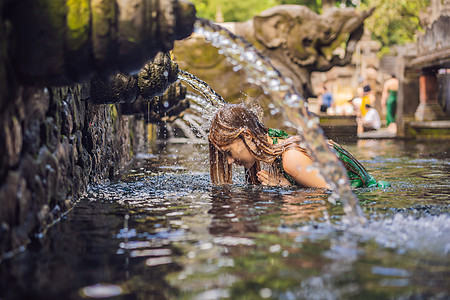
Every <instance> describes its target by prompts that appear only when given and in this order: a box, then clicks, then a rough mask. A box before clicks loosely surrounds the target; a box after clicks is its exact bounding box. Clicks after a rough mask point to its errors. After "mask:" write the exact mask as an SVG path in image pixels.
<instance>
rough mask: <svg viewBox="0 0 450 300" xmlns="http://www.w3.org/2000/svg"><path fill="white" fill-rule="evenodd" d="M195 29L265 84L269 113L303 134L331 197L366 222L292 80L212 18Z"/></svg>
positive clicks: (253, 79)
mask: <svg viewBox="0 0 450 300" xmlns="http://www.w3.org/2000/svg"><path fill="white" fill-rule="evenodd" d="M195 32H196V33H198V34H200V35H202V36H203V37H205V39H206V40H207V41H208V42H210V43H211V45H213V46H214V47H217V48H219V53H220V54H223V55H225V56H226V57H227V59H228V61H229V62H230V63H231V64H232V65H233V66H234V69H235V70H238V69H241V68H242V69H243V70H245V72H246V74H247V80H248V81H249V82H250V83H253V84H256V85H258V86H260V87H262V88H263V90H264V92H265V93H269V94H270V95H271V96H272V99H273V103H272V105H271V106H270V107H269V113H270V114H271V115H279V116H280V118H281V119H282V120H284V122H283V124H284V127H283V128H280V129H284V130H285V131H287V132H290V133H297V134H298V135H299V136H300V137H302V138H303V142H302V144H301V145H300V146H301V147H302V148H304V149H306V150H307V151H308V154H309V155H310V157H311V158H312V159H313V161H314V162H315V166H316V167H317V169H318V170H319V171H320V174H321V175H322V176H323V177H324V179H325V180H326V182H327V183H328V184H329V186H330V187H331V190H333V191H334V194H333V195H332V197H333V198H339V200H340V201H341V202H342V203H343V205H344V211H345V212H346V214H347V215H348V216H350V217H351V218H350V219H349V221H350V222H354V221H355V220H358V221H359V222H361V223H364V221H365V217H364V214H363V213H362V211H361V208H360V207H359V204H358V199H357V198H356V196H355V194H353V192H352V190H351V187H350V181H349V179H348V176H347V174H346V171H345V168H344V166H343V165H342V163H341V162H340V161H339V160H338V158H337V156H336V155H335V153H334V150H332V149H331V148H330V147H329V146H328V144H327V142H326V139H325V137H324V134H323V130H322V129H321V128H320V126H319V120H318V118H317V117H315V116H312V115H310V114H309V113H308V109H307V103H306V102H305V101H304V99H303V97H302V96H301V95H300V94H299V93H298V92H297V91H296V89H295V87H294V86H293V84H292V82H291V80H289V79H288V78H285V77H283V76H282V75H281V74H280V72H279V71H278V70H277V69H276V68H275V67H274V66H273V65H272V64H271V62H270V61H269V60H268V59H267V58H265V57H264V56H262V55H261V54H260V53H259V52H258V50H256V48H255V47H253V45H251V44H250V43H248V42H247V41H245V40H244V39H242V38H241V37H238V36H236V35H234V34H233V33H231V32H230V31H228V30H227V29H225V28H223V27H221V26H219V25H217V24H214V23H212V22H210V21H209V20H205V19H199V20H198V21H197V22H196V24H195ZM332 201H333V200H332Z"/></svg>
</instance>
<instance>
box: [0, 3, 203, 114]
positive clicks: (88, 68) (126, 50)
mask: <svg viewBox="0 0 450 300" xmlns="http://www.w3.org/2000/svg"><path fill="white" fill-rule="evenodd" d="M0 9H1V12H2V16H1V17H0V46H1V48H2V49H4V51H1V53H0V80H1V82H0V87H5V89H4V92H3V93H2V95H0V108H1V107H2V106H3V105H4V104H5V103H6V102H10V100H12V99H11V98H13V97H15V95H16V93H17V89H18V85H19V84H27V85H39V86H49V85H50V86H62V85H71V84H74V83H81V82H83V81H86V80H90V79H91V78H92V77H93V75H94V74H102V75H113V74H115V73H117V72H122V73H125V74H130V73H132V72H135V71H136V70H139V69H141V68H142V66H143V65H144V64H145V63H146V62H147V61H148V60H149V59H152V58H153V57H154V56H155V55H156V54H157V53H158V52H160V51H163V52H165V51H169V50H170V49H172V47H173V42H174V40H176V39H182V38H185V37H187V36H189V35H190V34H191V32H192V30H193V25H194V21H195V7H194V5H192V4H191V3H188V2H185V1H183V0H136V1H133V2H129V1H123V0H86V1H34V0H23V1H4V2H3V1H2V3H1V4H0ZM5 82H7V84H5Z"/></svg>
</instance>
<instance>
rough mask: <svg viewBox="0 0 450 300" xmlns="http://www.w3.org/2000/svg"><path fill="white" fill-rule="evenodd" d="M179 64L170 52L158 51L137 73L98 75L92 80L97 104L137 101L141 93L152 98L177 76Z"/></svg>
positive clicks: (93, 98) (161, 92)
mask: <svg viewBox="0 0 450 300" xmlns="http://www.w3.org/2000/svg"><path fill="white" fill-rule="evenodd" d="M177 76H178V65H177V64H176V63H175V62H173V61H172V60H171V59H170V57H169V55H168V54H165V53H158V54H157V55H156V56H155V58H154V59H153V60H152V61H151V62H149V63H147V64H146V65H145V66H144V67H143V68H142V70H141V71H140V72H139V73H138V74H137V75H126V74H123V73H118V74H116V75H114V76H113V77H112V78H111V79H109V78H107V77H105V76H101V75H98V76H96V77H94V78H93V79H92V80H91V101H92V102H93V103H96V104H106V103H133V102H134V101H135V100H136V99H137V98H138V97H139V96H141V97H142V98H143V99H145V100H147V101H150V100H151V99H152V98H153V97H156V96H160V95H162V94H163V93H164V91H165V90H166V89H167V88H168V86H169V85H170V84H172V83H174V82H175V81H176V80H177Z"/></svg>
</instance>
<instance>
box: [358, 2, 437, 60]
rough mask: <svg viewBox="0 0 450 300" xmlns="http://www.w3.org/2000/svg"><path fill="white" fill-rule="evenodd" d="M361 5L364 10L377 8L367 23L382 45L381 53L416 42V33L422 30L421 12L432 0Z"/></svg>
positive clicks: (373, 35)
mask: <svg viewBox="0 0 450 300" xmlns="http://www.w3.org/2000/svg"><path fill="white" fill-rule="evenodd" d="M367 2H368V3H363V4H361V8H362V9H368V8H369V7H376V9H375V11H374V13H373V15H372V16H371V17H369V18H368V19H367V20H366V21H365V23H364V24H365V26H366V28H368V29H369V30H370V31H371V32H372V38H373V39H375V40H377V41H379V42H380V43H381V46H382V48H381V53H388V52H389V47H391V46H393V45H403V44H405V43H408V42H415V40H416V32H417V31H420V30H421V29H422V28H421V26H420V23H419V12H420V11H421V10H423V9H424V8H425V7H427V6H428V5H429V4H430V0H396V1H391V0H370V1H367Z"/></svg>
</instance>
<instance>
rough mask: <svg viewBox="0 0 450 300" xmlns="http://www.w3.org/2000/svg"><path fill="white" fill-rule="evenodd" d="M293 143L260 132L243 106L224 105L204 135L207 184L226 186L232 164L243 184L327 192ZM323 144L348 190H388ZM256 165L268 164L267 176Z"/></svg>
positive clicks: (342, 152)
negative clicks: (344, 172)
mask: <svg viewBox="0 0 450 300" xmlns="http://www.w3.org/2000/svg"><path fill="white" fill-rule="evenodd" d="M299 141H300V137H299V136H292V137H289V136H288V134H287V133H286V132H284V131H282V130H276V129H268V128H266V127H265V126H264V125H263V124H262V123H261V122H260V121H259V118H258V117H257V116H256V114H255V113H253V112H252V111H251V110H250V109H248V108H246V107H244V106H243V105H237V104H229V105H226V106H224V107H223V108H221V109H220V110H219V111H217V113H216V114H215V115H214V117H213V120H212V122H211V127H210V131H209V150H210V173H211V181H212V183H213V184H227V183H231V177H232V176H231V165H232V164H233V163H235V164H238V165H242V166H244V168H245V177H246V181H247V182H248V183H251V184H263V185H282V186H285V185H299V186H303V187H319V188H328V185H327V183H326V182H325V180H324V179H323V177H322V176H321V175H320V174H319V172H318V170H317V169H315V168H313V167H312V165H313V161H312V160H311V158H310V157H309V156H308V154H307V153H306V150H305V149H303V148H301V147H300V146H299ZM328 143H329V145H330V146H331V147H333V148H334V149H335V150H336V151H337V153H338V155H339V159H340V160H341V162H342V163H343V164H344V166H345V167H346V169H347V173H348V175H349V178H350V180H351V184H352V187H374V186H382V187H384V186H387V185H389V184H388V183H387V182H382V181H380V182H377V181H376V180H375V179H374V178H373V176H372V175H370V174H369V173H368V172H367V171H366V169H365V168H364V167H363V166H362V165H361V164H360V163H359V162H358V161H357V160H356V159H355V158H354V157H353V156H352V155H351V154H350V153H349V152H347V151H346V150H345V149H343V148H342V147H341V146H339V145H338V144H336V143H334V142H333V141H328ZM261 162H263V163H266V164H268V165H269V169H270V171H267V170H261Z"/></svg>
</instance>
